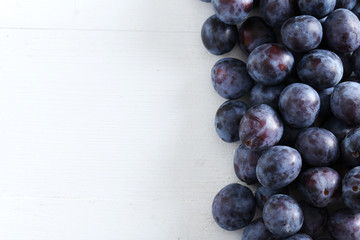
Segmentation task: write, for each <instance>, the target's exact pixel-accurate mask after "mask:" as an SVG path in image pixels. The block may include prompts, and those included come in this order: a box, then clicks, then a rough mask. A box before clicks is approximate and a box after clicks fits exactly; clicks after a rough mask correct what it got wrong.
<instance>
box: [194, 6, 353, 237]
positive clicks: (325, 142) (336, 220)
mask: <svg viewBox="0 0 360 240" xmlns="http://www.w3.org/2000/svg"><path fill="white" fill-rule="evenodd" d="M202 1H204V2H210V1H209V0H202ZM211 4H212V5H213V8H214V10H215V15H213V16H211V17H209V18H208V19H207V20H206V21H205V22H204V24H203V26H202V30H201V38H202V41H203V44H204V46H205V48H206V49H207V50H208V51H209V52H210V53H212V54H215V55H222V54H224V53H227V52H229V51H231V50H232V49H233V48H234V46H235V45H236V44H237V43H238V44H239V46H240V48H241V50H242V51H243V52H244V53H245V54H246V55H247V56H248V59H247V62H246V63H245V62H243V61H241V60H239V59H235V58H223V59H221V60H219V61H218V62H216V63H215V65H214V66H213V68H212V70H211V79H212V84H213V86H214V89H215V91H216V92H217V93H218V94H219V95H220V96H221V97H223V98H225V99H227V101H226V102H225V103H223V104H222V105H221V106H220V108H219V109H218V111H217V112H216V116H215V128H216V132H217V134H218V135H219V137H220V138H221V139H222V140H223V141H225V142H237V141H240V146H239V147H238V149H237V150H236V152H235V156H234V170H235V173H236V175H237V177H238V178H239V179H240V180H241V181H242V182H244V183H246V184H248V185H252V184H259V185H258V188H257V190H256V192H255V195H254V194H253V192H252V191H251V190H250V189H249V188H248V187H247V186H245V185H242V184H239V183H233V184H229V185H227V186H225V187H224V188H223V189H221V190H220V191H219V193H218V194H217V195H216V196H215V198H214V201H213V205H212V214H213V217H214V220H215V222H216V223H217V224H218V225H219V226H220V227H222V228H223V229H226V230H238V229H241V228H244V227H245V229H244V230H243V233H242V240H274V239H282V240H285V239H286V240H309V239H314V240H315V239H316V240H320V239H321V240H326V239H336V240H360V21H359V17H360V6H356V4H357V2H356V0H260V1H256V0H212V3H211ZM254 8H259V11H257V12H258V13H259V14H258V15H259V16H255V15H256V14H255V15H253V16H251V17H249V13H250V12H251V11H252V10H253V9H254ZM297 195H298V196H297ZM294 196H297V197H294ZM256 206H258V208H260V209H261V210H262V217H261V218H258V219H255V220H253V218H254V215H255V210H256ZM319 237H320V238H319Z"/></svg>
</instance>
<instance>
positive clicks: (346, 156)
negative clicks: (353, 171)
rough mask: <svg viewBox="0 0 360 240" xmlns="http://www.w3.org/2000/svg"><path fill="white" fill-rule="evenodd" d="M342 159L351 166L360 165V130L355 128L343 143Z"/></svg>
mask: <svg viewBox="0 0 360 240" xmlns="http://www.w3.org/2000/svg"><path fill="white" fill-rule="evenodd" d="M341 157H342V158H343V160H344V162H345V163H346V164H347V165H349V166H358V165H360V128H358V127H357V128H353V129H352V130H350V131H349V133H348V134H347V135H346V137H345V138H344V140H343V141H342V143H341Z"/></svg>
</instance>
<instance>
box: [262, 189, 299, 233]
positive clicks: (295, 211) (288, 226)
mask: <svg viewBox="0 0 360 240" xmlns="http://www.w3.org/2000/svg"><path fill="white" fill-rule="evenodd" d="M262 217H263V219H264V223H265V226H266V227H267V229H268V230H269V231H270V232H271V233H273V234H275V235H277V236H280V237H289V236H291V235H294V234H295V233H297V232H298V231H299V230H300V228H301V226H302V224H303V222H304V215H303V213H302V211H301V208H300V206H299V204H298V203H297V202H296V201H295V200H294V199H293V198H292V197H290V196H288V195H283V194H277V195H274V196H272V197H271V198H270V199H269V200H268V201H267V202H266V203H265V206H264V209H263V214H262Z"/></svg>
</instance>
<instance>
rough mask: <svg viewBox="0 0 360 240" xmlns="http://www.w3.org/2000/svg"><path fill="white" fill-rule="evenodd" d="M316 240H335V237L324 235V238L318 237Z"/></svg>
mask: <svg viewBox="0 0 360 240" xmlns="http://www.w3.org/2000/svg"><path fill="white" fill-rule="evenodd" d="M316 240H333V238H330V237H322V238H317V239H316Z"/></svg>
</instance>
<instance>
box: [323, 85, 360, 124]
mask: <svg viewBox="0 0 360 240" xmlns="http://www.w3.org/2000/svg"><path fill="white" fill-rule="evenodd" d="M359 93H360V84H359V83H356V82H351V81H348V82H342V83H340V84H338V85H337V86H336V87H335V88H334V92H333V93H332V94H331V97H330V107H331V111H332V113H333V114H334V116H335V117H337V118H339V119H341V120H343V121H344V122H345V123H347V124H349V125H358V124H360V94H359Z"/></svg>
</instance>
